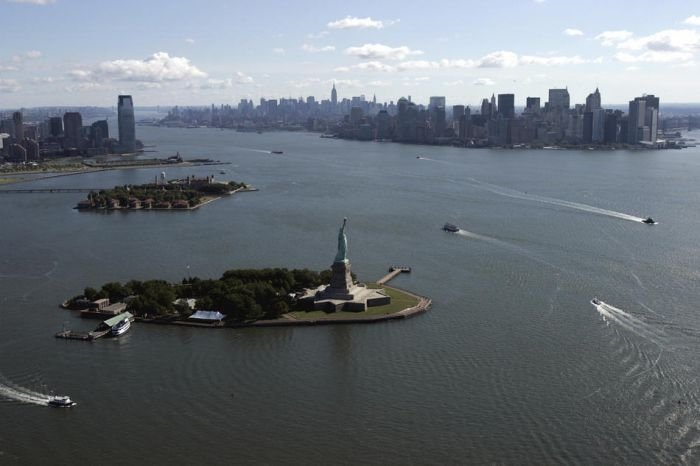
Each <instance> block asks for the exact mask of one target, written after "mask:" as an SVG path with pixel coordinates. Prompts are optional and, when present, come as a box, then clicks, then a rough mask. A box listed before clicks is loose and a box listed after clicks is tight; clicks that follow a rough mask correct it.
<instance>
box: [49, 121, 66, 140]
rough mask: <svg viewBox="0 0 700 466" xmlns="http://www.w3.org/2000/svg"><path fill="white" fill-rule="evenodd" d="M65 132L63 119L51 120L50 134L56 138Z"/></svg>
mask: <svg viewBox="0 0 700 466" xmlns="http://www.w3.org/2000/svg"><path fill="white" fill-rule="evenodd" d="M62 132H63V119H61V117H51V118H49V134H50V135H51V136H53V137H55V138H57V137H59V136H60V135H61V133H62Z"/></svg>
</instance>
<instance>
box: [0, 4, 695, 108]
mask: <svg viewBox="0 0 700 466" xmlns="http://www.w3.org/2000/svg"><path fill="white" fill-rule="evenodd" d="M139 6H140V4H138V3H136V2H133V1H125V2H119V4H113V3H110V4H100V7H99V8H97V9H94V8H86V6H85V4H83V3H80V2H78V1H75V0H14V1H10V0H0V11H1V12H2V15H3V18H5V19H6V21H5V22H4V23H5V25H4V26H3V28H4V30H5V31H6V34H5V40H4V45H5V47H3V50H4V51H3V52H2V53H0V108H11V107H31V106H43V105H109V106H112V105H113V100H114V98H113V96H114V95H115V93H120V94H132V95H134V96H135V98H137V99H138V102H139V104H140V105H205V104H208V103H212V102H215V103H236V102H238V101H239V100H240V99H253V100H255V101H257V100H258V99H260V98H261V97H267V98H274V97H282V96H284V97H292V98H298V97H300V96H308V95H315V96H317V97H319V98H329V89H330V87H331V85H332V84H333V83H336V86H337V88H338V94H339V98H350V97H351V96H356V95H361V94H364V95H366V96H367V97H368V98H370V96H372V95H373V94H376V95H377V100H379V101H386V102H389V101H394V102H396V101H397V100H398V99H399V98H400V97H401V96H409V95H410V96H411V97H412V100H413V101H416V102H420V103H426V104H427V102H428V99H429V96H431V95H444V96H445V97H446V99H447V101H448V102H451V103H463V104H471V105H475V104H478V103H479V102H480V101H481V99H482V98H483V97H485V96H488V95H491V94H492V93H496V94H498V93H505V92H508V93H514V94H515V95H516V105H518V106H520V105H523V104H524V101H525V97H526V96H543V95H544V94H545V93H546V91H547V89H549V88H556V87H562V88H563V87H568V89H569V91H570V93H571V100H572V102H582V101H583V100H584V99H585V97H586V95H588V94H589V93H590V92H592V91H593V89H595V87H596V86H597V87H599V88H600V89H601V92H603V93H604V94H605V100H606V102H609V103H611V104H624V103H625V102H627V101H628V100H629V98H630V96H632V95H642V94H644V93H655V94H660V95H663V96H664V100H665V101H666V102H669V103H677V102H678V103H680V102H700V91H699V90H698V89H697V87H696V85H695V83H694V79H693V78H694V76H695V75H696V74H697V72H698V64H697V62H698V58H699V56H700V5H698V4H697V2H690V1H678V0H677V1H671V2H665V3H663V4H658V3H653V2H647V1H643V2H637V3H636V4H635V7H634V8H630V7H629V5H626V4H613V3H606V2H587V3H585V4H584V3H582V2H568V1H567V2H565V1H556V0H544V1H542V0H523V1H519V2H517V3H515V2H506V1H496V2H490V3H489V4H482V3H466V4H463V3H457V2H448V3H445V4H441V5H440V7H435V8H426V7H425V5H423V6H414V5H404V4H402V3H400V2H394V1H388V2H375V3H370V2H363V1H360V2H353V4H351V5H350V4H345V3H328V2H316V1H305V2H303V4H301V3H297V4H293V5H283V4H276V3H275V2H269V1H267V2H266V1H263V2H257V3H242V2H224V1H206V2H199V3H194V2H177V3H174V4H171V3H165V2H161V1H154V2H152V3H149V6H150V7H151V9H152V11H157V12H158V13H157V15H156V16H155V18H156V19H157V21H153V19H152V18H153V16H151V15H143V14H139V11H141V10H140V9H139Z"/></svg>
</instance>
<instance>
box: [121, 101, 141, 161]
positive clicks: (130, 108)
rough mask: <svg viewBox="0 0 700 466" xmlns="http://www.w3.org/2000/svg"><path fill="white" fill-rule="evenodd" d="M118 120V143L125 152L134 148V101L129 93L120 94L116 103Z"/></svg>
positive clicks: (132, 150)
mask: <svg viewBox="0 0 700 466" xmlns="http://www.w3.org/2000/svg"><path fill="white" fill-rule="evenodd" d="M117 119H118V121H119V145H120V146H121V147H122V150H124V151H126V152H134V151H135V150H136V120H135V119H134V102H133V101H132V100H131V96H130V95H120V96H119V103H118V104H117Z"/></svg>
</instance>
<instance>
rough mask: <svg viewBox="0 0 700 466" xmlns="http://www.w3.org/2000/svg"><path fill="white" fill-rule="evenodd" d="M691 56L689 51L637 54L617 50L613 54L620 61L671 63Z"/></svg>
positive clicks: (684, 60)
mask: <svg viewBox="0 0 700 466" xmlns="http://www.w3.org/2000/svg"><path fill="white" fill-rule="evenodd" d="M692 58H693V54H692V53H689V52H656V51H647V52H643V53H640V54H637V55H633V54H631V53H627V52H618V53H616V54H615V59H616V60H617V61H620V62H622V63H638V62H641V63H672V62H686V61H689V60H691V59H692Z"/></svg>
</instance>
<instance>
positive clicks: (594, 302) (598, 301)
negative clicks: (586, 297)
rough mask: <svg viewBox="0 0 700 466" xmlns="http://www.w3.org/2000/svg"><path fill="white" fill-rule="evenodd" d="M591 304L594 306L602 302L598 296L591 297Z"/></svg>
mask: <svg viewBox="0 0 700 466" xmlns="http://www.w3.org/2000/svg"><path fill="white" fill-rule="evenodd" d="M591 304H593V305H594V306H600V305H601V304H602V303H601V302H600V300H599V299H598V298H593V299H591Z"/></svg>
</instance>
